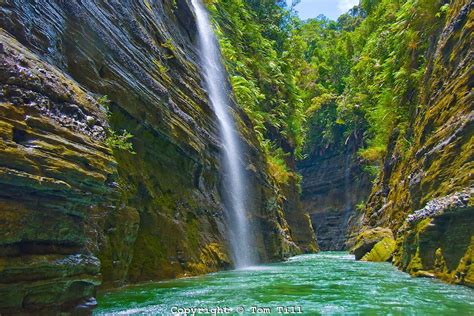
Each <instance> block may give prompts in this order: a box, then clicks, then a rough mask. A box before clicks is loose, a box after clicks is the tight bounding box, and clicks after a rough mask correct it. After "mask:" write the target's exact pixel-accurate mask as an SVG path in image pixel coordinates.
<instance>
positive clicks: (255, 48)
mask: <svg viewBox="0 0 474 316" xmlns="http://www.w3.org/2000/svg"><path fill="white" fill-rule="evenodd" d="M210 2H211V3H209V5H208V7H209V9H210V12H211V15H212V17H213V18H214V20H215V25H216V33H217V35H218V38H219V40H220V44H221V50H222V53H223V57H224V60H225V65H226V68H227V70H228V72H229V75H230V81H231V84H232V87H233V89H234V93H235V96H236V99H237V103H238V104H239V105H240V106H241V107H242V108H243V109H244V110H245V111H246V113H247V114H248V115H249V117H250V118H251V119H252V121H253V123H254V125H255V129H256V132H257V134H258V138H259V140H260V143H261V144H262V147H264V148H265V150H266V152H267V154H268V155H269V156H271V158H269V160H271V163H273V164H274V165H281V161H285V159H282V157H281V152H280V149H281V150H282V152H283V153H284V154H285V155H286V154H288V153H289V154H291V155H293V154H294V153H293V150H295V149H296V150H295V152H296V154H297V155H296V156H303V155H299V154H300V153H301V151H303V153H304V154H310V153H315V152H322V151H325V150H328V149H335V150H339V151H342V150H344V147H345V146H347V145H348V144H349V142H351V143H352V144H354V143H355V144H356V145H357V146H358V147H362V148H360V150H359V155H360V156H361V157H362V158H363V159H365V160H366V161H367V162H368V163H369V165H368V167H367V171H368V172H370V173H372V174H375V173H378V172H379V169H380V167H379V166H380V164H381V161H382V158H383V157H384V155H385V154H386V151H387V145H388V141H389V137H390V135H391V134H392V132H393V130H394V129H395V128H397V129H398V130H399V131H400V133H399V139H398V140H397V141H398V142H401V143H400V145H401V146H405V147H407V146H408V147H409V144H410V142H411V140H409V139H410V137H411V136H410V135H409V134H410V133H409V131H408V130H407V127H408V126H409V122H410V119H411V117H410V115H412V114H413V113H416V106H417V104H418V103H419V93H420V91H419V87H421V85H422V78H423V76H424V71H425V68H426V58H427V54H428V48H429V45H430V43H431V42H432V40H433V38H434V36H435V35H436V34H437V32H438V30H439V28H440V27H441V25H442V23H443V17H445V16H446V15H447V12H448V11H449V4H445V2H446V1H444V0H395V1H394V0H361V1H360V5H359V6H356V7H354V8H353V9H351V10H350V11H349V12H347V13H346V14H343V15H341V16H340V17H339V19H338V20H337V21H331V20H329V19H327V18H326V17H324V16H319V17H318V18H316V19H310V20H307V21H305V22H302V21H299V20H298V19H297V18H296V17H295V14H294V12H292V9H291V8H287V7H286V6H285V3H286V2H285V1H280V0H263V1H262V0H259V1H257V0H233V1H230V0H213V1H210ZM277 162H278V163H277Z"/></svg>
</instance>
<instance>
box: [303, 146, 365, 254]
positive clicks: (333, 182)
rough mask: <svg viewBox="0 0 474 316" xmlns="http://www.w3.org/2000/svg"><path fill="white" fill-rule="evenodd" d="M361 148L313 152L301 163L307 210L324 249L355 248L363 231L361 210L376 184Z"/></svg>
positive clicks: (318, 240) (304, 207)
mask: <svg viewBox="0 0 474 316" xmlns="http://www.w3.org/2000/svg"><path fill="white" fill-rule="evenodd" d="M357 148H358V146H356V145H355V144H353V143H350V144H348V146H346V148H345V149H328V150H325V151H321V152H313V153H311V154H309V155H308V157H307V158H305V159H304V160H302V161H300V162H299V163H298V171H299V172H300V173H301V175H302V176H303V183H302V196H301V201H302V205H303V210H304V211H305V212H308V214H309V215H310V218H311V222H312V225H313V227H314V230H315V231H316V239H317V242H318V245H319V247H320V249H321V250H346V249H349V248H351V247H352V246H353V243H354V237H355V236H354V234H357V232H358V230H359V228H360V225H361V222H362V216H363V214H362V212H361V210H359V209H358V207H360V205H361V204H363V203H364V202H365V201H366V200H367V198H368V196H369V193H370V188H371V185H372V184H371V179H370V176H369V174H368V173H366V172H364V170H363V167H362V166H363V164H362V162H361V161H360V159H359V158H358V157H357ZM354 232H355V233H354Z"/></svg>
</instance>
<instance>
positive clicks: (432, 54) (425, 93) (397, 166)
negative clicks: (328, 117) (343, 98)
mask: <svg viewBox="0 0 474 316" xmlns="http://www.w3.org/2000/svg"><path fill="white" fill-rule="evenodd" d="M473 7H474V3H473V2H472V1H469V0H463V1H454V2H452V3H451V6H450V7H449V15H448V16H447V17H446V24H445V25H444V26H443V27H442V29H440V31H439V32H438V33H437V35H436V37H435V38H433V39H432V43H431V48H430V49H429V50H428V52H427V55H428V60H429V61H428V64H427V70H426V73H425V77H424V80H423V85H422V87H421V89H420V90H421V96H420V98H419V99H420V101H419V104H418V106H417V107H416V109H413V112H412V117H411V124H410V128H409V131H410V133H412V139H413V142H412V143H411V144H410V145H409V146H408V147H407V146H406V142H404V141H403V137H402V136H400V133H399V131H398V130H395V132H394V133H393V134H392V136H391V140H390V145H389V146H388V151H387V154H386V156H385V159H384V166H383V171H382V172H381V174H380V176H379V178H378V179H377V183H376V184H375V186H374V188H373V190H372V194H371V196H370V199H369V201H368V204H367V208H366V211H365V224H366V227H365V229H369V228H373V227H378V226H382V227H387V228H390V229H391V230H392V231H393V232H394V234H395V237H396V242H397V243H396V249H395V252H394V259H393V262H394V263H395V264H396V265H397V266H398V267H400V268H401V269H403V270H405V271H408V272H410V273H411V274H414V275H418V276H430V277H438V278H441V279H443V280H446V281H449V282H454V283H461V284H466V285H469V286H473V285H474V283H473V276H474V275H473V271H474V266H473V263H472V262H473V249H474V244H473V241H474V239H473V238H474V237H473V236H474V225H473V223H474V221H473V214H474V208H473V206H472V179H473V178H472V170H473V145H474V144H473V131H474V130H473V118H474V115H473V107H472V106H473V104H474V100H473V92H472V88H473V84H474V78H473V65H474V60H473V56H474V54H473V49H472V43H473V28H474V24H473V21H474V10H473Z"/></svg>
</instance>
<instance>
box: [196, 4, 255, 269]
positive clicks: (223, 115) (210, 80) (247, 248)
mask: <svg viewBox="0 0 474 316" xmlns="http://www.w3.org/2000/svg"><path fill="white" fill-rule="evenodd" d="M192 5H193V7H194V11H195V13H196V19H197V28H198V34H199V53H200V59H201V66H202V68H203V70H204V80H205V85H206V87H207V89H208V93H209V99H210V103H211V105H212V107H213V109H214V112H215V113H216V116H217V118H218V120H219V127H220V134H221V139H222V142H223V146H224V157H223V158H224V159H223V165H224V168H225V169H226V170H225V171H226V173H227V177H226V178H225V179H226V182H225V184H226V186H227V187H226V189H227V190H226V191H227V192H228V195H229V197H228V203H227V204H228V205H227V208H228V209H229V214H228V217H229V227H230V229H231V234H230V236H229V237H230V238H229V239H230V246H231V251H232V256H233V259H234V263H235V266H236V268H244V267H248V266H251V265H253V264H254V263H255V262H254V258H253V257H254V256H253V248H252V247H251V242H250V240H251V239H252V238H251V237H250V235H249V222H248V219H247V216H246V203H245V201H246V198H247V194H246V192H245V191H246V190H245V188H246V181H245V172H244V170H243V167H242V165H241V163H240V160H241V155H242V153H241V149H240V145H239V138H238V135H237V132H236V128H235V123H234V120H233V117H232V114H231V112H230V106H229V98H228V91H227V88H226V82H227V81H226V72H225V68H224V66H223V65H222V62H221V54H220V50H219V45H218V42H217V40H216V38H215V36H214V32H213V30H212V27H211V23H210V21H209V16H208V13H207V11H206V9H205V8H204V7H203V5H202V4H201V2H200V0H192Z"/></svg>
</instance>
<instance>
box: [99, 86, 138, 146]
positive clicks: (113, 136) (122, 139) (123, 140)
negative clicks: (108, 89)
mask: <svg viewBox="0 0 474 316" xmlns="http://www.w3.org/2000/svg"><path fill="white" fill-rule="evenodd" d="M97 104H98V105H99V106H101V107H103V108H104V109H105V110H106V111H107V121H108V122H109V124H110V121H111V117H112V113H111V112H110V108H109V105H110V100H109V98H108V96H107V95H103V96H101V97H100V98H98V99H97ZM106 135H107V137H106V139H105V144H106V145H107V147H109V148H111V149H119V150H125V151H128V152H130V153H131V154H136V153H135V151H134V150H133V144H132V143H131V142H130V141H131V139H132V138H133V135H132V134H131V133H129V132H128V131H126V130H122V131H121V132H118V131H115V130H113V129H112V128H110V127H108V128H107V129H106Z"/></svg>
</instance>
